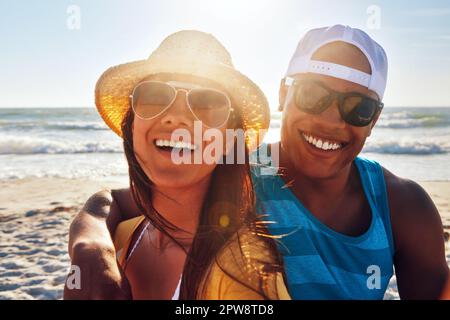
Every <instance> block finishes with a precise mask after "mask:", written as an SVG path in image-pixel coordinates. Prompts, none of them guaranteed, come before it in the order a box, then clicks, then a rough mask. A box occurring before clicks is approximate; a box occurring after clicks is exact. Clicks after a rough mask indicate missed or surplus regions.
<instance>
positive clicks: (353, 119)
mask: <svg viewBox="0 0 450 320" xmlns="http://www.w3.org/2000/svg"><path fill="white" fill-rule="evenodd" d="M376 111H377V102H376V101H374V100H371V99H368V98H365V97H360V96H353V97H346V98H345V99H344V101H343V105H342V112H343V115H344V118H345V121H346V122H347V123H349V124H351V125H353V126H357V127H365V126H367V125H368V124H369V123H370V122H371V121H372V120H373V117H374V116H375V114H376Z"/></svg>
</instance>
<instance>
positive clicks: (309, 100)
mask: <svg viewBox="0 0 450 320" xmlns="http://www.w3.org/2000/svg"><path fill="white" fill-rule="evenodd" d="M291 86H292V87H293V88H292V89H291V90H295V91H294V102H295V105H296V106H297V108H299V109H300V110H301V111H304V112H307V113H310V114H320V113H322V112H323V111H325V110H326V109H327V108H328V107H329V106H330V105H331V104H332V103H333V101H334V100H335V99H337V101H338V104H339V113H340V114H341V117H342V119H343V120H344V121H345V122H346V123H348V124H350V125H352V126H355V127H365V126H367V125H369V124H370V123H371V122H372V120H373V119H374V118H375V116H376V115H377V113H378V112H380V111H381V110H382V109H383V106H384V104H383V103H382V102H380V101H378V100H375V99H373V98H371V97H368V96H366V95H364V94H361V93H358V92H346V93H342V92H337V91H334V90H332V89H330V88H328V87H327V86H325V85H324V84H323V83H321V82H320V81H314V80H294V82H293V83H292V85H291Z"/></svg>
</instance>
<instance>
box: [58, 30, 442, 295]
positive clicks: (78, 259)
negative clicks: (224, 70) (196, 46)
mask: <svg viewBox="0 0 450 320" xmlns="http://www.w3.org/2000/svg"><path fill="white" fill-rule="evenodd" d="M286 76H287V77H286V78H285V79H283V81H282V83H281V86H280V110H281V111H282V112H283V116H282V127H281V141H280V142H279V143H277V144H274V145H271V146H270V150H272V155H275V154H276V153H275V152H273V151H274V150H279V159H272V158H270V157H269V158H268V159H265V160H269V161H272V165H273V166H275V167H276V168H277V169H276V170H275V171H276V173H277V174H274V175H267V174H261V175H256V177H255V181H254V183H255V188H256V192H257V198H258V203H259V208H260V210H261V213H263V214H267V215H268V219H269V220H272V221H274V222H275V223H274V224H273V225H272V226H271V227H270V229H269V231H271V232H272V233H273V234H283V235H284V236H283V237H282V238H281V242H280V246H279V249H280V251H281V253H282V255H283V262H284V266H285V271H286V284H287V287H288V289H289V293H290V294H291V296H292V297H293V298H294V299H381V298H382V297H383V295H384V292H385V290H386V288H387V284H388V282H389V279H390V277H391V276H392V271H393V266H395V272H396V276H397V285H398V289H399V294H400V297H401V298H402V299H436V298H438V297H439V296H440V295H441V292H442V290H443V288H444V284H445V282H446V280H447V278H448V274H449V270H448V266H447V264H446V261H445V254H444V238H443V231H442V223H441V220H440V216H439V213H438V211H437V210H436V208H435V206H434V204H433V202H432V200H431V199H430V197H429V196H428V195H427V193H426V192H425V191H424V190H423V189H422V188H421V187H420V186H419V185H418V184H416V183H415V182H412V181H410V180H406V179H402V178H399V177H397V176H395V175H394V174H392V173H390V172H389V171H387V170H386V169H384V168H382V167H381V166H380V165H379V164H377V163H376V162H373V161H369V160H365V159H361V158H358V157H357V155H358V154H359V153H360V151H361V150H362V148H363V146H364V143H365V140H366V138H367V137H368V136H369V135H370V133H371V131H372V129H373V128H374V126H375V124H376V122H377V120H378V117H379V115H380V113H381V111H382V108H383V104H382V103H381V100H382V98H383V94H384V90H385V86H386V79H387V58H386V54H385V52H384V50H383V49H382V47H381V46H380V45H379V44H378V43H376V42H375V41H374V40H373V39H371V38H370V37H369V36H368V35H367V34H366V33H364V32H363V31H361V30H358V29H353V28H350V27H346V26H341V25H336V26H333V27H329V28H321V29H314V30H311V31H309V32H308V33H307V34H306V35H305V36H304V38H303V39H302V40H301V41H300V43H299V45H298V47H297V50H296V52H295V53H294V56H293V58H292V59H291V62H290V64H289V67H288V72H287V74H286ZM277 160H279V163H278V164H277V163H276V161H277ZM127 197H128V200H129V197H130V195H129V192H128V190H120V191H117V192H116V194H115V196H114V198H115V199H114V201H113V200H112V198H111V197H110V195H109V194H108V193H97V194H96V195H94V196H93V197H91V198H90V199H89V200H88V202H87V203H86V205H85V207H84V209H83V210H82V211H81V212H80V214H79V215H78V216H77V217H76V219H75V220H74V222H73V224H72V226H71V236H70V242H69V250H70V253H71V257H72V259H73V263H74V264H80V265H84V266H86V267H87V268H90V270H94V269H95V271H93V272H95V273H96V274H97V276H96V279H97V280H98V281H97V285H96V286H92V284H86V285H88V286H89V285H91V286H92V294H89V293H87V294H88V295H89V296H86V297H84V298H90V297H111V296H110V295H109V294H110V293H108V292H114V293H113V295H116V294H117V296H114V297H119V298H120V297H126V296H122V295H121V292H127V290H126V283H123V282H122V280H120V279H121V277H120V273H119V272H120V271H119V270H118V268H117V265H116V264H115V256H114V247H113V245H112V242H111V239H110V237H109V234H108V232H107V228H106V224H105V219H104V218H105V216H107V215H108V212H109V211H113V212H120V213H122V219H126V218H129V217H130V216H133V215H137V214H138V210H137V209H136V208H133V207H128V208H119V206H120V204H121V203H125V202H129V201H121V199H125V198H127ZM124 215H125V216H124ZM115 216H120V215H115ZM108 224H109V225H110V226H114V225H116V224H117V221H111V219H109V220H108ZM110 231H113V230H110ZM93 235H95V236H93ZM93 256H95V258H96V260H97V261H99V260H100V261H101V263H102V264H103V265H104V266H105V268H95V267H93V266H92V262H91V263H89V261H90V260H91V257H93ZM109 288H115V289H118V290H112V291H110V290H109ZM122 289H123V290H122ZM84 291H85V292H89V290H84ZM66 297H67V298H70V297H78V296H77V293H76V292H73V291H72V292H69V291H68V290H66ZM78 298H83V297H78Z"/></svg>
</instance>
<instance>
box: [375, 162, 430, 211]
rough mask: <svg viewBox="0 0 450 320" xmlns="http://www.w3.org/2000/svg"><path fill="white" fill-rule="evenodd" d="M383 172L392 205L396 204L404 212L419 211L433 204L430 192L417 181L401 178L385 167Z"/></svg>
mask: <svg viewBox="0 0 450 320" xmlns="http://www.w3.org/2000/svg"><path fill="white" fill-rule="evenodd" d="M383 174H384V179H385V182H386V189H387V192H388V197H389V202H390V206H391V207H392V206H394V207H395V208H396V209H400V211H402V212H403V211H405V210H413V211H417V210H421V209H424V208H427V207H429V205H430V204H432V200H431V198H430V196H429V195H428V193H427V192H426V191H425V190H424V189H423V188H422V186H421V185H420V184H418V183H417V182H415V181H413V180H410V179H405V178H401V177H399V176H397V175H395V174H393V173H392V172H390V171H389V170H387V169H386V168H383Z"/></svg>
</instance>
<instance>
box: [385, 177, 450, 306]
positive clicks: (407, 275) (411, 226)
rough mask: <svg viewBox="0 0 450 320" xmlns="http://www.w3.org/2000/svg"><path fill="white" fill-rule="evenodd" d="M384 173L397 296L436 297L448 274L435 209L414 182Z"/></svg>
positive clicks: (437, 214)
mask: <svg viewBox="0 0 450 320" xmlns="http://www.w3.org/2000/svg"><path fill="white" fill-rule="evenodd" d="M385 177H386V184H387V187H388V196H389V204H390V209H391V221H392V229H393V236H394V243H395V251H396V252H395V256H394V264H395V271H396V276H397V285H398V290H399V294H400V298H402V299H438V298H439V297H440V296H441V294H442V291H443V288H444V286H445V283H446V281H447V278H448V275H449V269H448V266H447V262H446V260H445V244H444V233H443V228H442V222H441V218H440V215H439V212H438V210H437V209H436V207H435V205H434V203H433V201H432V200H431V198H430V197H429V195H428V194H427V193H426V192H425V190H423V188H422V187H421V186H419V185H418V184H417V183H415V182H413V181H410V180H405V179H400V178H398V177H396V176H394V175H393V174H391V173H389V172H386V173H385Z"/></svg>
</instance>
